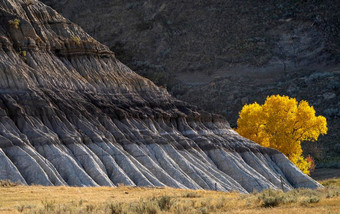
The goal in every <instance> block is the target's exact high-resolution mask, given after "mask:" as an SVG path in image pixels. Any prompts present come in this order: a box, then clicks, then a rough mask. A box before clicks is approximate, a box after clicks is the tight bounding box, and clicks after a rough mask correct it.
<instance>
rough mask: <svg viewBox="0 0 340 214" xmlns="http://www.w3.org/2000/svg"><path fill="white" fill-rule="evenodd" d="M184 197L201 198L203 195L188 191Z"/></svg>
mask: <svg viewBox="0 0 340 214" xmlns="http://www.w3.org/2000/svg"><path fill="white" fill-rule="evenodd" d="M183 197H184V198H199V197H201V196H200V195H199V194H197V193H196V192H188V193H186V194H184V195H183Z"/></svg>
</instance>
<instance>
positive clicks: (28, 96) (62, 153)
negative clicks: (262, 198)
mask: <svg viewBox="0 0 340 214" xmlns="http://www.w3.org/2000/svg"><path fill="white" fill-rule="evenodd" d="M0 14H1V16H0V17H1V19H0V22H1V26H0V179H10V180H12V181H18V182H20V183H23V184H41V185H71V186H115V185H117V184H119V183H123V184H126V185H132V186H134V185H138V186H171V187H177V188H190V189H214V188H215V185H216V187H217V189H218V190H221V191H230V190H235V191H240V192H251V191H253V190H255V189H257V190H262V189H265V188H274V189H275V188H279V187H280V186H281V183H280V177H282V179H283V181H284V188H285V189H291V188H297V187H307V188H317V187H320V186H321V185H320V184H318V183H317V182H316V181H314V180H312V179H311V178H310V177H308V176H307V175H305V174H303V173H302V172H301V171H300V170H298V169H297V168H296V167H295V166H294V165H293V164H292V163H291V162H290V161H289V160H288V159H287V158H286V157H285V156H284V155H283V154H281V153H280V152H278V151H276V150H273V149H269V148H263V147H261V146H259V145H258V144H256V143H253V142H251V141H250V140H247V139H245V138H242V137H241V136H239V135H238V134H237V133H235V132H234V131H233V130H232V129H231V128H230V126H229V124H228V122H227V121H225V120H224V119H223V118H222V117H221V116H218V115H214V114H209V113H206V112H203V111H199V110H198V109H197V108H196V107H194V106H191V105H189V104H187V103H184V102H182V101H179V100H176V99H174V98H173V97H171V96H170V95H169V94H168V93H167V91H166V90H165V89H163V88H159V87H157V86H155V85H154V84H153V83H152V82H151V81H149V80H147V79H145V78H143V77H141V76H139V75H137V74H136V73H134V72H133V71H131V70H130V69H129V68H128V67H126V66H125V65H124V64H122V63H121V62H119V61H118V60H117V59H116V58H115V56H114V53H113V52H111V51H110V50H109V49H108V48H107V47H106V46H104V45H102V44H100V43H98V42H97V41H95V40H94V39H92V38H91V37H90V36H89V35H88V34H86V33H85V32H84V31H83V30H82V29H80V27H78V26H77V25H75V24H73V23H71V22H70V21H68V20H67V19H65V18H63V17H62V16H60V15H59V14H58V13H57V12H55V11H54V10H53V9H51V8H50V7H48V6H46V5H44V4H43V3H41V2H39V1H34V0H33V1H21V0H18V1H10V0H3V1H0Z"/></svg>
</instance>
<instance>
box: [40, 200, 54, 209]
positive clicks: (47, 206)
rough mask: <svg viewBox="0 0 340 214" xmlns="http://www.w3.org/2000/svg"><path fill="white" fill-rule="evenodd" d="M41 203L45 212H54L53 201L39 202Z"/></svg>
mask: <svg viewBox="0 0 340 214" xmlns="http://www.w3.org/2000/svg"><path fill="white" fill-rule="evenodd" d="M41 203H42V204H43V206H44V209H45V210H46V211H54V209H55V201H48V200H44V201H41Z"/></svg>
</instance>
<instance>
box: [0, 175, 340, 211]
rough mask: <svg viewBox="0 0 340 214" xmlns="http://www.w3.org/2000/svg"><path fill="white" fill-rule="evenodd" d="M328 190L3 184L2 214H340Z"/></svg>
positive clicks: (339, 189) (337, 198)
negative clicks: (247, 191) (245, 191)
mask: <svg viewBox="0 0 340 214" xmlns="http://www.w3.org/2000/svg"><path fill="white" fill-rule="evenodd" d="M321 183H322V184H324V185H325V186H326V188H324V189H319V190H309V189H297V190H292V191H289V192H285V193H283V192H282V191H274V190H266V191H263V192H261V193H256V192H255V193H252V194H239V193H236V192H232V193H225V192H217V191H204V190H183V189H174V188H142V187H127V186H120V187H117V188H110V187H87V188H79V187H64V186H61V187H45V186H18V185H15V184H12V183H8V182H1V181H0V213H113V214H119V213H150V214H156V213H190V214H191V213H270V214H275V213H296V214H298V213H308V214H310V213H312V214H315V213H340V179H329V180H325V181H321Z"/></svg>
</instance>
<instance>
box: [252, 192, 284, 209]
mask: <svg viewBox="0 0 340 214" xmlns="http://www.w3.org/2000/svg"><path fill="white" fill-rule="evenodd" d="M283 199H284V193H283V192H282V191H280V190H273V189H266V190H264V191H262V192H261V193H259V196H258V200H259V201H261V205H262V206H263V207H276V206H278V205H279V204H281V203H283Z"/></svg>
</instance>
